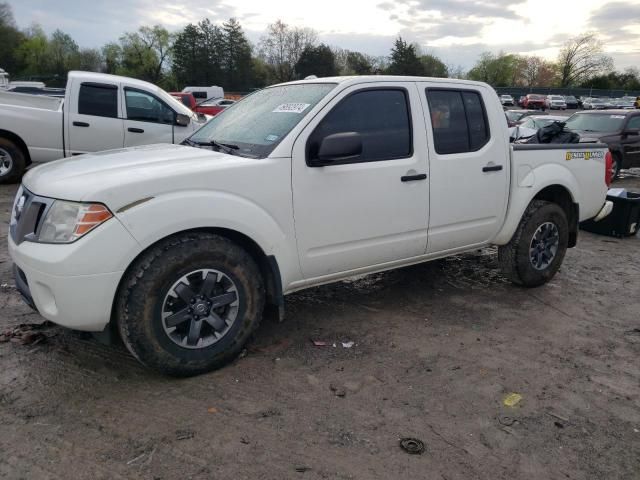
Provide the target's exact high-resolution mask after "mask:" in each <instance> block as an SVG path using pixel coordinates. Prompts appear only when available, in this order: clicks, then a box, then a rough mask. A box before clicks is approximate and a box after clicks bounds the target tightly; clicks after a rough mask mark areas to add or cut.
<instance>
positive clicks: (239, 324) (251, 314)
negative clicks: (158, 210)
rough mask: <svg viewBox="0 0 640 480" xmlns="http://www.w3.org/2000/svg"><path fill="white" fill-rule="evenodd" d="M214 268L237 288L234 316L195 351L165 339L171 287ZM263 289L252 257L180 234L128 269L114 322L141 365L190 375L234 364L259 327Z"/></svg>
mask: <svg viewBox="0 0 640 480" xmlns="http://www.w3.org/2000/svg"><path fill="white" fill-rule="evenodd" d="M201 268H213V269H216V270H218V271H220V272H223V273H224V274H225V275H227V276H228V277H229V278H230V279H231V280H232V281H233V282H234V283H235V285H236V286H237V289H238V300H239V307H238V315H237V317H236V319H235V321H234V322H233V324H232V326H231V328H230V329H229V331H228V332H227V333H226V334H225V335H224V336H223V337H222V338H220V340H219V341H217V342H216V343H214V344H213V345H210V346H208V347H203V348H199V349H188V348H183V347H180V346H179V345H177V344H176V343H174V342H173V341H172V340H170V338H169V336H168V335H167V333H166V332H165V330H164V327H163V325H162V319H161V317H162V314H161V310H162V303H163V301H164V298H165V295H166V293H167V291H168V289H169V286H170V285H171V284H172V282H175V281H176V280H178V279H179V278H181V277H182V276H183V275H185V274H186V273H188V272H189V271H193V270H197V269H201ZM264 297H265V294H264V285H263V280H262V277H261V275H260V270H259V269H258V266H257V265H256V263H255V261H254V260H253V258H252V257H251V256H250V255H249V254H248V253H247V252H246V251H245V250H243V249H242V248H240V247H239V246H238V245H237V244H235V243H234V242H232V241H231V240H229V239H227V238H225V237H222V236H219V235H214V234H209V233H199V232H194V233H185V234H180V235H177V236H173V237H170V238H168V239H166V240H164V241H161V242H160V243H158V244H157V245H155V246H153V247H151V248H150V249H149V250H148V251H147V252H145V253H144V254H143V255H142V256H141V257H140V258H139V259H137V260H136V261H135V262H134V264H133V265H132V266H131V267H130V268H129V269H128V271H127V273H126V274H125V277H124V279H123V281H122V282H121V286H120V288H119V291H118V295H117V298H116V304H115V321H116V323H117V327H118V331H119V333H120V336H121V337H122V340H123V342H124V344H125V345H126V347H127V348H128V350H129V351H130V352H131V353H132V354H133V355H134V356H135V357H136V358H137V359H138V360H139V361H140V362H141V363H142V364H144V365H146V366H147V367H150V368H152V369H155V370H157V371H159V372H161V373H164V374H167V375H172V376H183V377H184V376H192V375H198V374H201V373H204V372H207V371H210V370H214V369H216V368H219V367H221V366H223V365H225V364H226V363H228V362H229V361H230V360H232V359H234V358H235V357H236V356H237V355H238V354H239V353H240V352H241V350H242V348H243V346H244V345H245V343H246V342H247V340H248V339H249V338H250V336H251V334H252V333H253V332H254V331H255V330H256V329H257V328H258V325H259V323H260V320H261V318H262V312H263V308H264Z"/></svg>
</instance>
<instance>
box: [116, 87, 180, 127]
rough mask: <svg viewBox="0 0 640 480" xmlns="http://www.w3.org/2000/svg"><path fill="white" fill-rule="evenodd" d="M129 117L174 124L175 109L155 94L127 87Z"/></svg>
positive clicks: (142, 120) (143, 120) (126, 96)
mask: <svg viewBox="0 0 640 480" xmlns="http://www.w3.org/2000/svg"><path fill="white" fill-rule="evenodd" d="M124 92H125V101H126V104H127V118H128V119H129V120H138V121H140V122H154V123H166V124H169V125H171V124H173V122H174V116H175V113H174V111H173V110H172V109H171V108H169V107H168V106H167V105H166V104H165V103H164V102H162V101H160V100H158V99H157V98H156V97H154V96H153V95H149V94H148V93H144V92H140V91H138V90H132V89H129V88H125V90H124Z"/></svg>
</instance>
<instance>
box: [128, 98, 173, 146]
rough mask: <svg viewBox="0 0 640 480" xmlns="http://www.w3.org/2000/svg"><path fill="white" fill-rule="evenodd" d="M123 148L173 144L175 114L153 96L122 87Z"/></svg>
mask: <svg viewBox="0 0 640 480" xmlns="http://www.w3.org/2000/svg"><path fill="white" fill-rule="evenodd" d="M124 106H125V116H126V119H125V121H124V129H125V132H124V146H125V147H135V146H137V145H149V144H152V143H174V133H175V131H174V129H175V119H176V114H175V112H174V111H173V109H172V108H170V107H169V106H168V105H167V104H166V103H164V102H163V101H162V100H160V99H159V98H158V97H156V96H155V95H152V94H151V93H149V92H145V91H144V90H139V89H137V88H132V87H124Z"/></svg>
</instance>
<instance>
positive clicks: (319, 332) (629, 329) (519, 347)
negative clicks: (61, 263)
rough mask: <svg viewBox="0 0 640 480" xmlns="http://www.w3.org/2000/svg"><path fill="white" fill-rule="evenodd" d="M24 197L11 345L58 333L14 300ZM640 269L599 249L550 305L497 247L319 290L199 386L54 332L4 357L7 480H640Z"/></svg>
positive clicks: (584, 241) (559, 285)
mask: <svg viewBox="0 0 640 480" xmlns="http://www.w3.org/2000/svg"><path fill="white" fill-rule="evenodd" d="M617 186H626V187H629V188H632V189H635V190H636V191H637V190H640V172H639V174H638V175H627V177H626V178H624V179H623V180H621V181H620V182H618V184H617ZM14 192H15V187H6V186H3V187H0V284H1V285H2V286H1V290H0V301H1V303H0V306H1V310H0V332H1V331H4V330H7V329H10V328H11V327H14V326H17V325H18V324H21V323H40V322H42V318H41V317H39V316H38V315H37V314H34V313H32V312H31V311H30V310H29V309H28V307H26V306H25V305H23V303H22V302H21V300H20V298H19V296H18V294H17V292H16V291H15V289H14V288H13V287H12V285H13V282H12V279H11V275H10V261H9V258H8V256H7V252H6V246H5V245H6V235H7V230H8V225H7V224H8V219H9V210H10V208H11V201H12V198H13V194H14ZM639 255H640V239H639V238H630V239H624V240H618V239H614V238H608V237H601V236H596V235H591V234H588V233H582V234H581V237H580V240H579V244H578V247H577V248H575V249H572V250H570V251H569V253H568V254H567V257H566V260H565V263H564V265H563V267H562V269H561V271H560V273H559V274H558V276H557V277H556V278H555V279H554V280H553V282H551V283H550V284H548V285H546V286H544V287H541V288H538V289H535V290H524V289H520V288H515V287H513V286H511V285H510V284H508V283H507V282H506V281H505V280H504V279H503V278H502V277H501V276H500V275H499V273H498V272H497V270H496V268H495V263H496V261H495V255H494V252H492V251H491V250H483V251H479V252H476V253H473V254H468V255H463V256H457V257H453V258H450V259H446V260H443V261H439V262H433V263H430V264H426V265H420V266H416V267H411V268H406V269H401V270H395V271H391V272H386V273H383V274H378V275H374V276H371V277H368V278H364V279H356V280H352V281H347V282H342V283H339V284H336V285H331V286H326V287H321V288H316V289H313V290H309V291H305V292H301V293H299V294H296V295H292V296H291V297H288V300H287V319H286V321H285V322H284V323H281V324H276V323H272V322H265V323H263V325H262V326H261V328H260V329H259V331H258V333H257V337H256V340H255V341H254V342H253V343H252V344H251V345H250V346H249V348H248V349H247V352H246V356H244V357H243V358H240V359H239V360H237V361H235V362H234V363H232V364H231V365H229V366H228V367H226V368H224V369H222V370H219V371H217V372H213V373H211V374H208V375H203V376H200V377H197V378H192V379H186V380H176V379H170V378H164V377H161V376H158V375H156V374H154V373H152V372H149V371H147V370H145V369H143V368H142V367H140V366H139V365H138V364H137V363H136V362H135V361H134V360H133V359H132V358H131V357H130V356H129V355H128V353H127V352H126V351H125V350H123V349H122V348H121V347H117V346H111V347H107V346H103V345H101V344H98V343H96V342H95V341H93V340H91V339H87V338H83V337H82V336H80V335H78V334H75V333H73V332H69V331H65V330H63V329H61V328H58V327H48V328H45V329H44V330H43V332H44V333H45V334H46V335H47V341H46V342H44V343H41V344H37V345H21V344H19V343H13V342H9V343H2V344H0V425H2V430H1V431H2V433H1V435H0V452H2V454H1V455H0V477H5V478H11V479H17V478H25V479H36V478H64V479H67V478H104V479H114V478H144V479H152V478H153V479H174V478H175V479H186V478H194V479H200V478H202V479H205V478H206V479H228V478H237V479H245V478H246V479H256V478H264V479H289V478H294V479H295V478H300V479H319V478H330V479H335V478H338V479H349V478H353V479H378V478H379V479H388V478H398V479H404V478H416V479H417V478H420V479H423V478H426V479H444V480H454V479H460V480H462V479H464V480H469V479H476V478H486V479H509V480H513V479H567V478H568V479H590V480H591V479H607V480H610V479H638V478H640V367H639V365H640V362H639V355H640V318H639V315H638V312H639V311H640V263H639V262H638V256H639ZM310 339H317V340H323V341H327V342H329V346H326V347H318V346H314V345H313V344H312V343H311V341H310ZM347 341H354V342H355V345H354V346H353V347H351V348H344V347H343V346H342V344H341V342H347ZM334 342H335V343H336V347H335V348H334V347H333V346H331V344H333V343H334ZM510 392H517V393H519V394H521V395H522V397H523V399H522V400H521V402H520V403H519V404H518V405H517V406H516V407H514V408H509V407H506V406H504V405H503V399H504V397H505V396H506V395H507V394H509V393H510ZM407 436H408V437H417V438H419V439H421V440H422V441H424V443H425V445H426V452H425V453H424V454H422V455H408V454H406V453H404V452H403V451H402V450H401V449H400V448H399V446H398V440H399V438H400V437H407Z"/></svg>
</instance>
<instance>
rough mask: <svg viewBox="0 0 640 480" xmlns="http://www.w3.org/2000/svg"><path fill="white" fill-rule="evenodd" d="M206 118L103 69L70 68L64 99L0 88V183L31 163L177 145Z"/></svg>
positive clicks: (154, 90) (152, 89)
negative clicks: (94, 70) (74, 69)
mask: <svg viewBox="0 0 640 480" xmlns="http://www.w3.org/2000/svg"><path fill="white" fill-rule="evenodd" d="M205 121H206V119H204V118H200V117H199V116H198V115H197V114H195V113H194V112H192V111H191V110H189V109H188V108H187V107H185V106H184V105H183V104H182V103H181V102H179V101H177V100H176V99H175V98H173V97H172V96H171V95H169V94H168V93H167V92H165V91H164V90H162V89H160V88H158V87H156V86H155V85H152V84H150V83H147V82H143V81H141V80H135V79H133V78H127V77H118V76H114V75H106V74H102V73H91V72H70V73H69V79H68V81H67V88H66V90H65V97H64V99H62V98H51V97H47V96H42V95H38V96H36V95H19V94H15V93H11V92H0V155H2V159H3V160H2V163H1V164H0V183H10V182H15V181H17V180H18V179H19V178H20V177H21V176H22V174H23V173H24V171H25V169H26V168H27V166H29V165H30V164H32V163H34V164H35V163H41V162H48V161H51V160H57V159H59V158H62V157H70V156H74V155H79V154H82V153H87V152H98V151H101V150H110V149H114V148H122V147H132V146H136V145H146V144H150V143H160V142H165V143H180V142H181V141H182V140H184V139H185V138H186V137H188V136H189V135H191V133H193V132H194V131H195V130H197V129H198V128H200V126H202V125H203V124H204V123H205Z"/></svg>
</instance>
